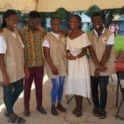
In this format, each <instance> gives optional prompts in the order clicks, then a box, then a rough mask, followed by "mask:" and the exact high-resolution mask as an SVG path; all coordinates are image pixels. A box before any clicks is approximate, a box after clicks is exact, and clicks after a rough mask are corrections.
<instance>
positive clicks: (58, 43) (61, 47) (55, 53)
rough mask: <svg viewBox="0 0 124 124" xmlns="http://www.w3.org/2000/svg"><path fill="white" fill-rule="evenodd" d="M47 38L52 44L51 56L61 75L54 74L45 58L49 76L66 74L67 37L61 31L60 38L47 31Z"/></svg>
mask: <svg viewBox="0 0 124 124" xmlns="http://www.w3.org/2000/svg"><path fill="white" fill-rule="evenodd" d="M45 39H46V40H47V41H48V42H49V44H50V57H51V59H52V62H53V65H54V66H55V67H56V68H57V69H58V72H59V75H57V76H55V75H53V74H52V71H51V68H50V67H49V65H48V63H47V62H46V60H45V67H46V72H47V75H48V77H49V78H56V77H58V76H65V75H66V68H67V67H66V63H67V62H66V58H65V57H64V56H65V55H66V49H65V40H66V39H65V37H64V36H63V35H62V34H61V33H60V34H59V40H58V39H57V38H56V37H55V36H54V35H53V34H52V33H47V35H46V36H45Z"/></svg>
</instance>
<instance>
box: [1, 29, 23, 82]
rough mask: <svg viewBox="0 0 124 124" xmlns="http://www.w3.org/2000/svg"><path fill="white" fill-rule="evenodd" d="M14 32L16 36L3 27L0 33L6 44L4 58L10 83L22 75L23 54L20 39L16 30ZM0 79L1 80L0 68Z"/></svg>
mask: <svg viewBox="0 0 124 124" xmlns="http://www.w3.org/2000/svg"><path fill="white" fill-rule="evenodd" d="M15 33H16V38H15V37H14V36H13V35H12V34H11V32H10V31H9V30H8V29H6V28H4V29H3V32H2V33H1V34H0V35H2V36H3V38H4V40H5V42H6V46H7V51H6V54H5V58H4V59H5V65H6V71H7V74H8V77H9V81H10V83H13V82H16V81H18V80H20V79H21V78H23V77H24V56H23V46H22V41H21V38H20V36H19V34H18V32H17V31H16V30H15ZM0 81H1V82H2V81H3V77H2V73H1V70H0Z"/></svg>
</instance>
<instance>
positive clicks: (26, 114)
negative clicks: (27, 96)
mask: <svg viewBox="0 0 124 124" xmlns="http://www.w3.org/2000/svg"><path fill="white" fill-rule="evenodd" d="M23 114H24V115H25V116H26V117H28V116H29V115H30V111H29V109H27V108H25V109H24V112H23Z"/></svg>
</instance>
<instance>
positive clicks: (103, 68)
mask: <svg viewBox="0 0 124 124" xmlns="http://www.w3.org/2000/svg"><path fill="white" fill-rule="evenodd" d="M98 69H99V71H101V72H104V71H105V70H106V69H107V68H106V67H105V66H102V65H100V66H99V67H98Z"/></svg>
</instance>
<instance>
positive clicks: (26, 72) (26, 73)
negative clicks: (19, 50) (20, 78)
mask: <svg viewBox="0 0 124 124" xmlns="http://www.w3.org/2000/svg"><path fill="white" fill-rule="evenodd" d="M29 76H30V72H29V69H28V67H27V66H26V67H25V78H29Z"/></svg>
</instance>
